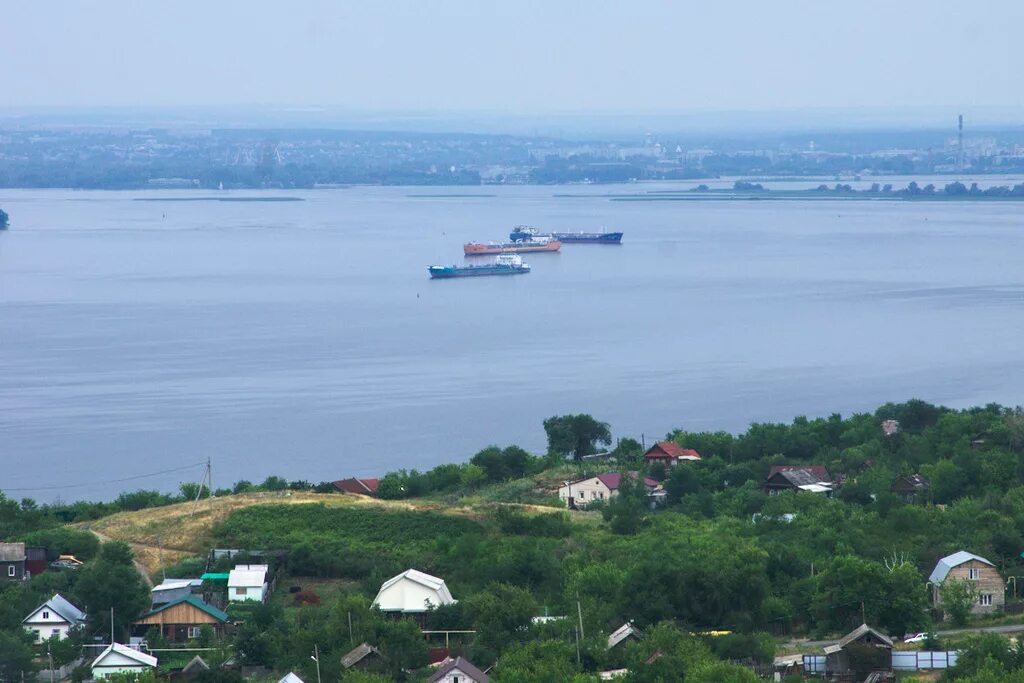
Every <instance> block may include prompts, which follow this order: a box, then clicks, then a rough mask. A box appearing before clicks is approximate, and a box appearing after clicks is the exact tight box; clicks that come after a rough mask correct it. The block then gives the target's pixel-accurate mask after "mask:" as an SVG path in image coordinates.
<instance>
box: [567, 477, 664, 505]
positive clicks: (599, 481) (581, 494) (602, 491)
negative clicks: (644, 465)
mask: <svg viewBox="0 0 1024 683" xmlns="http://www.w3.org/2000/svg"><path fill="white" fill-rule="evenodd" d="M628 475H629V476H630V477H631V478H633V479H636V478H637V477H638V476H639V473H637V472H629V473H628ZM643 482H644V488H646V489H647V493H648V494H654V492H655V491H656V490H657V489H658V487H659V486H660V484H659V483H658V482H657V480H655V479H651V478H650V477H644V478H643ZM621 485H622V474H620V473H619V472H606V473H605V474H599V475H597V476H596V477H589V478H587V479H579V480H577V481H567V482H565V484H563V485H562V486H561V488H559V489H558V497H559V498H561V499H562V500H564V501H565V504H566V506H567V507H570V508H577V507H586V506H587V505H590V504H591V503H593V502H594V501H601V500H608V499H610V498H611V497H612V496H617V495H618V494H619V487H620V486H621Z"/></svg>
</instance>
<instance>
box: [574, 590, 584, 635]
mask: <svg viewBox="0 0 1024 683" xmlns="http://www.w3.org/2000/svg"><path fill="white" fill-rule="evenodd" d="M576 613H577V614H578V615H579V618H580V638H583V639H586V636H585V635H583V608H582V607H580V594H579V593H577V594H576Z"/></svg>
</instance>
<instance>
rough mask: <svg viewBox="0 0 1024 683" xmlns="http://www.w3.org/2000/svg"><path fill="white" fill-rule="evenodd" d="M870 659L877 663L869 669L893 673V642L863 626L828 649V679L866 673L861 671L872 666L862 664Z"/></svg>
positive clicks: (826, 649) (826, 662)
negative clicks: (830, 676) (890, 670)
mask: <svg viewBox="0 0 1024 683" xmlns="http://www.w3.org/2000/svg"><path fill="white" fill-rule="evenodd" d="M858 655H859V656H858ZM870 659H874V660H875V661H874V664H873V665H872V666H870V667H867V668H870V669H873V670H883V671H888V670H889V669H891V668H892V638H890V637H889V636H887V635H885V634H884V633H882V632H881V631H879V630H878V629H875V628H872V627H870V626H868V625H867V624H861V625H860V626H858V627H857V628H855V629H853V630H852V631H850V632H849V633H847V634H846V635H845V636H843V637H842V639H841V640H839V641H838V642H837V643H834V644H832V645H827V646H826V647H825V672H826V676H828V675H832V676H844V675H849V674H857V673H864V672H863V671H858V669H859V668H861V667H863V666H864V665H865V664H871V662H865V661H859V660H870Z"/></svg>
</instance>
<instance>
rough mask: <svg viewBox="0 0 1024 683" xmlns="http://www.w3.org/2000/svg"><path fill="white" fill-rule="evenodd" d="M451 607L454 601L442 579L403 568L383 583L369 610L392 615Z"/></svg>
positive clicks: (421, 612)
mask: <svg viewBox="0 0 1024 683" xmlns="http://www.w3.org/2000/svg"><path fill="white" fill-rule="evenodd" d="M452 604H455V598H453V597H452V594H451V591H449V590H448V586H447V585H446V584H445V582H444V579H440V578H438V577H436V576H431V575H430V574H425V573H423V572H421V571H417V570H415V569H406V570H405V571H404V572H402V573H401V574H399V575H398V576H393V577H391V578H390V579H388V580H387V581H385V582H384V583H383V584H381V587H380V590H379V591H378V592H377V597H375V598H374V599H373V607H376V608H378V609H380V611H382V612H391V613H395V614H423V613H425V612H427V611H429V610H431V609H433V608H436V607H441V606H442V605H452Z"/></svg>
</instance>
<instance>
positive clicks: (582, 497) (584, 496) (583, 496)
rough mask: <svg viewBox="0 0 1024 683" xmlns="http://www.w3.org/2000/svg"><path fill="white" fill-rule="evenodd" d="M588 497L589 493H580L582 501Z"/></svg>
mask: <svg viewBox="0 0 1024 683" xmlns="http://www.w3.org/2000/svg"><path fill="white" fill-rule="evenodd" d="M586 497H587V492H586V491H580V500H583V499H584V498H586Z"/></svg>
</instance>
